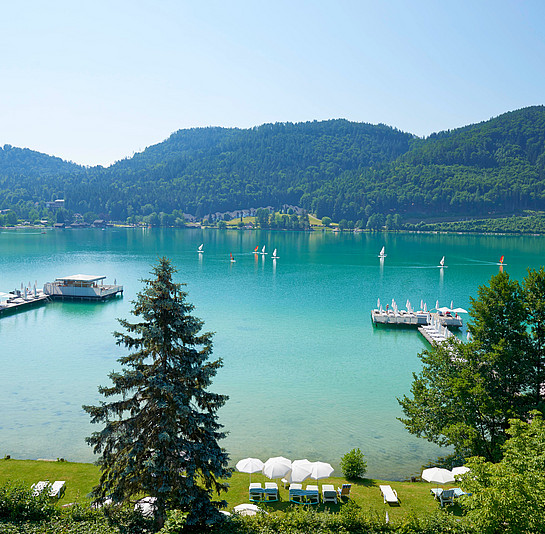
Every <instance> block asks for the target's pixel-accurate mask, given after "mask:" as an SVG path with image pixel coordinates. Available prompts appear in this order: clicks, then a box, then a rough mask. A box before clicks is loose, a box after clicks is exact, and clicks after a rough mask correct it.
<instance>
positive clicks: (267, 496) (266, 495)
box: [263, 482, 278, 502]
mask: <svg viewBox="0 0 545 534" xmlns="http://www.w3.org/2000/svg"><path fill="white" fill-rule="evenodd" d="M263 500H264V501H269V502H273V501H277V500H278V484H277V483H276V482H265V489H264V490H263Z"/></svg>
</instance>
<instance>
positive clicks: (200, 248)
mask: <svg viewBox="0 0 545 534" xmlns="http://www.w3.org/2000/svg"><path fill="white" fill-rule="evenodd" d="M203 247H204V243H202V244H201V246H200V247H199V248H198V251H199V254H202V253H203V252H204V250H203Z"/></svg>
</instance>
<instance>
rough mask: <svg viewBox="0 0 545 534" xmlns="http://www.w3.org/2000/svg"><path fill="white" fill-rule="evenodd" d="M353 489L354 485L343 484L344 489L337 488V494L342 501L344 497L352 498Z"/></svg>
mask: <svg viewBox="0 0 545 534" xmlns="http://www.w3.org/2000/svg"><path fill="white" fill-rule="evenodd" d="M351 487H352V484H343V485H342V487H340V488H337V493H338V494H339V497H340V498H341V499H342V498H343V497H346V498H347V499H348V497H350V488H351Z"/></svg>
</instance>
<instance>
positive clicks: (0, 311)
mask: <svg viewBox="0 0 545 534" xmlns="http://www.w3.org/2000/svg"><path fill="white" fill-rule="evenodd" d="M1 296H2V297H7V298H6V300H4V301H0V315H5V314H9V313H14V312H17V311H21V310H24V309H27V308H31V307H34V306H38V305H40V304H45V303H46V302H47V301H48V300H49V297H48V296H47V295H46V294H45V293H44V292H43V291H42V290H41V289H35V290H34V291H30V292H27V291H19V290H18V289H17V290H15V291H12V292H11V293H2V294H1Z"/></svg>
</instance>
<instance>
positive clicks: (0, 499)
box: [0, 482, 57, 521]
mask: <svg viewBox="0 0 545 534" xmlns="http://www.w3.org/2000/svg"><path fill="white" fill-rule="evenodd" d="M56 512H57V510H56V508H55V507H54V506H53V505H52V504H51V502H50V500H49V496H48V495H47V492H46V491H44V492H42V493H41V494H40V495H36V496H33V495H32V490H31V489H30V488H26V487H25V486H23V485H22V484H20V483H9V482H8V483H7V484H4V485H2V486H0V519H10V520H13V519H16V520H18V521H25V520H33V521H35V520H39V519H48V518H50V517H51V516H53V515H54V514H55V513H56Z"/></svg>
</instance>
